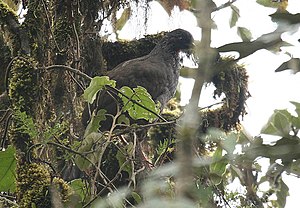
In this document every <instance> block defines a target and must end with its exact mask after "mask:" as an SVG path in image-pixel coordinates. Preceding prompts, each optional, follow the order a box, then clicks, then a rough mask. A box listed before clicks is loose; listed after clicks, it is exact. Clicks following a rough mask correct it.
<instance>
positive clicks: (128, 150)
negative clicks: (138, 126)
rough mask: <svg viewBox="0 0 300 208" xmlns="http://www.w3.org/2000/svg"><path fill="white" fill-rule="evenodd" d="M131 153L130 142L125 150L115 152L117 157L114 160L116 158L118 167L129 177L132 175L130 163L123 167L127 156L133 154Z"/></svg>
mask: <svg viewBox="0 0 300 208" xmlns="http://www.w3.org/2000/svg"><path fill="white" fill-rule="evenodd" d="M132 151H134V149H133V144H132V142H130V143H129V144H128V145H127V146H126V147H125V149H122V150H119V151H118V152H117V155H116V158H117V160H118V163H119V167H122V166H123V170H124V171H126V172H127V173H128V174H129V176H130V177H131V175H132V166H131V164H130V163H127V164H126V165H124V163H125V162H126V161H127V159H128V158H127V157H128V155H130V156H132V153H133V152H132Z"/></svg>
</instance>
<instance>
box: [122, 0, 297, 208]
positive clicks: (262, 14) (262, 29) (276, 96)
mask: <svg viewBox="0 0 300 208" xmlns="http://www.w3.org/2000/svg"><path fill="white" fill-rule="evenodd" d="M227 1H228V0H215V2H216V4H217V5H221V4H223V3H225V2H227ZM150 4H151V7H150V9H149V11H148V15H149V18H148V21H147V27H146V29H145V27H144V20H143V18H139V17H140V16H141V15H143V12H144V10H143V9H142V8H141V9H137V13H136V15H133V17H132V18H131V19H130V20H129V21H128V22H127V23H126V25H125V26H124V28H123V30H122V31H121V32H120V33H119V38H122V39H134V38H140V37H142V36H143V35H144V34H154V33H157V32H161V31H168V30H169V31H170V30H173V29H176V28H183V29H186V30H188V31H189V32H191V33H192V35H193V36H194V38H195V39H196V40H200V38H201V29H200V28H199V27H197V21H196V18H195V17H194V16H193V14H192V13H190V12H188V11H181V12H180V11H179V9H178V8H177V9H176V8H175V9H174V11H173V12H172V15H171V16H169V15H168V14H167V13H166V11H165V10H164V9H163V8H162V7H161V6H160V4H159V3H157V2H155V1H153V2H151V3H150ZM234 5H235V6H237V7H238V8H239V10H240V18H239V20H238V22H237V25H238V26H241V27H246V28H248V29H249V30H250V31H251V32H252V36H253V38H254V39H256V38H258V37H259V36H261V35H262V34H265V33H269V32H272V31H274V30H275V28H276V24H275V23H273V22H272V21H271V19H270V17H269V16H268V15H269V14H272V13H274V12H275V9H271V8H266V7H263V6H260V5H258V4H257V3H256V2H255V0H239V1H237V2H236V3H235V4H234ZM288 11H289V12H291V13H300V1H299V0H289V7H288ZM231 12H232V10H231V9H230V8H226V9H223V10H221V11H218V12H215V13H213V16H212V19H213V20H214V21H215V23H216V25H217V29H216V30H213V31H212V47H219V46H222V45H224V44H227V43H231V42H237V41H241V39H240V38H239V36H238V35H237V32H236V29H234V28H230V26H229V19H230V16H231ZM282 37H283V39H284V40H285V41H288V42H289V43H292V44H294V46H293V47H285V48H284V49H283V51H282V52H280V53H277V54H274V53H271V52H269V51H267V50H260V51H257V52H256V53H254V54H253V55H251V56H249V57H247V58H244V59H242V60H241V61H240V63H242V64H244V65H245V66H246V69H247V71H248V74H249V91H250V94H251V96H252V97H251V98H249V99H248V101H247V112H248V115H246V116H245V117H244V119H243V121H242V124H243V125H244V127H245V129H246V131H248V132H249V134H250V135H252V136H256V135H259V133H260V130H261V128H262V127H263V125H264V124H265V123H266V122H267V121H268V118H269V117H270V116H271V114H272V113H273V111H274V109H289V110H290V111H291V112H292V111H293V109H294V108H293V105H291V104H290V103H289V101H297V102H300V93H299V89H300V73H297V74H292V73H291V71H284V72H279V73H275V72H274V71H275V69H276V68H277V67H278V66H280V65H281V64H282V63H283V62H285V61H287V60H289V58H290V57H289V56H288V55H286V54H284V52H289V53H291V54H293V57H295V58H300V43H299V42H298V39H299V38H300V32H299V31H298V32H296V33H295V34H293V35H291V34H287V33H286V34H284V35H283V36H282ZM180 81H181V90H182V92H183V93H182V94H183V95H184V96H183V97H182V104H186V103H188V100H189V98H190V95H191V90H192V86H193V83H194V81H193V80H192V79H183V78H181V79H180ZM212 91H213V88H211V87H208V88H205V89H204V90H203V93H202V94H201V98H200V106H202V107H205V106H208V105H211V104H212V103H216V101H215V100H213V99H212ZM264 137H265V136H264ZM273 139H275V138H270V139H269V141H268V142H272V140H273ZM262 164H265V165H264V166H265V167H263V168H265V169H266V168H267V165H268V164H267V163H266V161H264V162H262ZM283 180H284V181H285V182H286V184H287V185H288V186H289V188H290V196H289V197H288V200H287V204H286V208H294V207H298V206H299V205H298V202H299V199H298V195H299V193H298V187H299V186H300V179H298V178H296V177H294V176H286V175H284V176H283ZM262 188H264V187H262Z"/></svg>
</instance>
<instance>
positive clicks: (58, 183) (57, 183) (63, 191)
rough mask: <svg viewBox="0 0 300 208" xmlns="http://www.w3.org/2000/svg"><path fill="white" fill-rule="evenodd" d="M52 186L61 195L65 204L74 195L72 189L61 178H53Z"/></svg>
mask: <svg viewBox="0 0 300 208" xmlns="http://www.w3.org/2000/svg"><path fill="white" fill-rule="evenodd" d="M52 185H53V186H54V188H55V189H56V190H58V192H59V193H60V198H61V200H62V202H63V203H66V202H68V200H69V199H70V196H71V195H72V194H73V190H72V189H71V187H70V186H69V185H68V184H67V183H66V182H65V181H64V180H63V179H61V178H57V177H55V178H53V180H52Z"/></svg>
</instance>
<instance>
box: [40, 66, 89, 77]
mask: <svg viewBox="0 0 300 208" xmlns="http://www.w3.org/2000/svg"><path fill="white" fill-rule="evenodd" d="M40 69H44V70H52V69H65V70H67V71H70V72H73V73H74V74H77V75H79V76H81V77H83V78H85V79H87V80H92V77H90V76H89V75H87V74H85V73H83V72H81V71H79V70H78V69H74V68H72V67H70V66H65V65H51V66H47V67H41V68H40Z"/></svg>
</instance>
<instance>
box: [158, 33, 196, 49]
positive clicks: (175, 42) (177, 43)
mask: <svg viewBox="0 0 300 208" xmlns="http://www.w3.org/2000/svg"><path fill="white" fill-rule="evenodd" d="M162 43H163V44H166V46H167V48H168V49H169V50H172V51H174V52H179V51H183V52H190V49H192V48H193V45H194V38H193V36H192V35H191V33H189V32H188V31H186V30H183V29H176V30H173V31H171V32H169V33H168V34H167V35H166V36H165V37H164V38H163V39H162Z"/></svg>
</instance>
